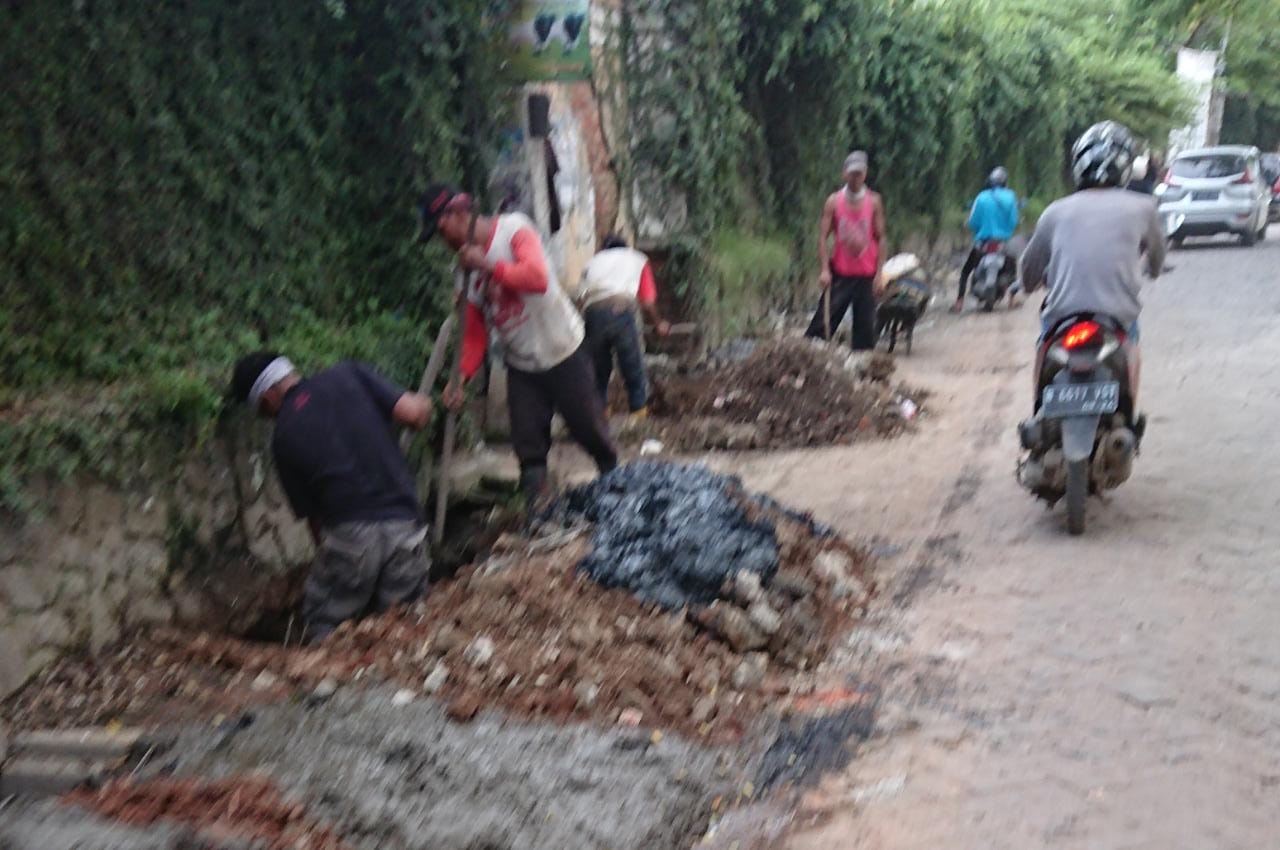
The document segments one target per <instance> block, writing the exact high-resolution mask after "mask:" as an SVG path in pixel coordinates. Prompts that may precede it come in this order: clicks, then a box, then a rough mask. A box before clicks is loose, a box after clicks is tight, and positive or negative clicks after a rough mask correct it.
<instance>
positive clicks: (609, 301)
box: [578, 235, 671, 416]
mask: <svg viewBox="0 0 1280 850" xmlns="http://www.w3.org/2000/svg"><path fill="white" fill-rule="evenodd" d="M657 302H658V290H657V286H656V285H655V283H654V280H653V269H652V267H651V266H650V265H649V258H648V257H646V256H645V255H644V254H642V253H641V252H639V251H637V250H635V249H634V248H630V247H628V246H627V243H626V240H624V239H623V238H622V237H620V236H616V235H610V236H607V237H606V238H605V240H604V245H603V248H602V249H601V251H600V253H598V254H596V255H595V256H594V257H593V258H592V259H591V262H589V263H588V264H587V268H586V271H585V272H583V275H582V290H581V292H580V293H579V295H578V304H579V306H581V308H582V311H583V316H584V318H585V319H586V331H587V350H588V351H590V352H591V358H592V361H593V362H594V363H595V371H596V385H597V386H598V387H599V389H600V398H601V401H602V403H603V404H605V405H606V406H607V405H608V397H609V380H610V378H611V377H612V376H613V361H614V357H615V356H616V357H617V360H618V368H619V370H620V371H621V372H622V380H623V383H624V384H626V387H627V406H628V407H629V408H630V410H631V413H632V414H634V415H638V416H644V415H645V414H646V413H647V412H648V408H647V407H646V405H647V404H648V387H647V386H646V382H645V374H644V356H643V353H642V351H641V346H640V328H639V327H638V326H637V324H636V305H637V304H639V306H640V309H641V310H643V311H644V313H645V315H646V316H647V317H648V318H649V321H650V322H651V323H652V324H653V326H654V330H655V331H657V333H658V335H659V336H666V335H668V334H669V333H671V325H670V324H669V323H668V322H667V321H666V320H664V319H663V318H662V316H661V315H660V314H659V313H658V303H657Z"/></svg>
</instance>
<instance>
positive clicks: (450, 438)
mask: <svg viewBox="0 0 1280 850" xmlns="http://www.w3.org/2000/svg"><path fill="white" fill-rule="evenodd" d="M479 215H480V213H479V210H478V209H474V208H473V210H472V212H471V225H470V227H469V228H468V230H467V245H471V244H472V243H473V242H475V239H476V219H477V218H479ZM458 280H459V281H460V282H461V284H462V292H461V297H460V298H459V299H458V306H457V308H456V309H455V311H454V316H453V321H454V323H455V324H457V325H458V326H459V327H462V324H463V311H464V310H466V309H467V291H468V290H469V289H470V288H471V275H469V274H466V273H465V272H463V271H462V270H461V269H459V271H458ZM433 353H434V352H433ZM461 376H462V342H461V341H459V342H458V345H457V347H456V348H455V349H454V351H453V366H452V368H451V369H450V370H449V381H450V382H451V383H453V384H454V386H457V382H458V380H459V378H461ZM457 432H458V414H457V413H456V412H454V411H452V410H450V411H449V412H448V414H447V415H446V416H445V418H444V445H443V446H442V447H441V449H440V472H439V475H438V477H437V478H436V521H435V524H434V525H433V526H432V528H431V539H432V541H433V542H434V543H435V545H436V546H437V547H439V546H440V544H442V543H443V542H444V518H445V514H446V513H447V512H448V510H449V473H450V472H451V471H452V469H453V444H454V441H455V440H456V439H457Z"/></svg>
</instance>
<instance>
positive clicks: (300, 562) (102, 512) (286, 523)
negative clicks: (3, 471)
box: [0, 425, 312, 697]
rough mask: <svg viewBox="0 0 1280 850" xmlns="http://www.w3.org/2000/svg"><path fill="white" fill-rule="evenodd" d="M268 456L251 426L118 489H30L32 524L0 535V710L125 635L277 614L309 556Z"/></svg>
mask: <svg viewBox="0 0 1280 850" xmlns="http://www.w3.org/2000/svg"><path fill="white" fill-rule="evenodd" d="M266 446H267V431H266V429H265V428H263V427H262V426H256V425H255V426H254V427H253V428H251V429H247V430H246V432H245V433H243V434H240V435H238V436H236V437H232V438H225V439H219V440H215V441H212V442H211V443H210V444H209V445H208V446H206V447H205V448H203V449H201V450H199V451H198V452H196V453H194V454H192V455H191V456H190V457H189V458H188V459H187V461H186V462H185V463H184V464H183V465H182V466H181V467H180V468H179V469H177V470H173V471H170V472H168V473H167V474H158V475H151V476H139V477H140V478H145V479H148V480H144V481H140V482H139V483H136V484H133V485H130V486H128V487H120V486H109V485H106V484H103V483H101V482H98V481H94V480H92V479H89V478H85V477H78V478H72V479H69V480H66V481H62V482H50V481H45V482H36V486H34V487H33V488H32V490H33V491H34V495H35V497H36V499H35V501H36V503H37V504H38V505H40V506H41V508H40V510H39V511H37V512H36V513H34V514H32V515H31V516H28V517H26V518H24V519H21V520H15V519H9V520H7V521H5V522H3V524H0V697H3V696H6V695H8V694H10V693H12V692H13V691H14V690H15V689H17V688H18V687H20V686H21V685H22V684H23V683H24V682H25V681H26V680H27V679H29V678H30V677H31V676H32V675H34V674H35V673H37V672H38V671H39V670H40V669H42V668H43V667H44V666H46V665H47V664H49V663H50V662H51V661H52V660H54V659H55V658H57V657H58V655H59V654H61V653H64V652H76V651H87V652H98V651H100V650H102V648H103V647H105V646H107V645H109V644H111V643H112V642H114V641H116V640H118V639H119V638H120V637H121V636H122V635H123V634H124V633H125V632H127V631H129V630H131V629H136V628H142V627H147V626H152V625H157V624H180V625H191V626H199V627H209V628H217V629H220V630H228V631H232V632H239V633H242V632H245V631H247V630H249V629H250V628H252V627H253V625H254V624H255V623H257V622H258V621H259V620H260V619H261V618H262V617H263V615H264V614H270V613H271V612H272V611H273V610H278V611H283V610H287V609H288V608H289V607H290V606H291V605H292V603H293V602H294V601H295V600H296V594H297V592H298V588H299V581H300V577H301V575H302V574H303V573H304V572H305V570H304V569H303V568H304V567H305V566H306V565H307V563H308V562H309V561H310V558H311V555H312V544H311V539H310V534H309V532H308V531H307V529H306V526H305V525H304V524H303V523H300V522H298V521H296V520H295V519H294V518H293V516H292V514H291V513H290V511H289V510H288V507H287V505H286V504H285V502H284V497H283V495H282V493H281V491H280V487H279V482H278V480H277V478H276V476H275V473H274V471H273V470H272V469H271V467H270V458H269V453H268V452H267V451H266V450H265V449H266Z"/></svg>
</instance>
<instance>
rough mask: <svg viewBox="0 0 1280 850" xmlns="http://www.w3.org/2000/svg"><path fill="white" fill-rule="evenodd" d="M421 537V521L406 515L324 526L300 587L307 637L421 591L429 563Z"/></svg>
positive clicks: (325, 634)
mask: <svg viewBox="0 0 1280 850" xmlns="http://www.w3.org/2000/svg"><path fill="white" fill-rule="evenodd" d="M426 537H427V529H426V527H425V526H423V525H421V524H419V523H416V522H411V521H408V520H386V521H383V522H350V523H345V524H343V525H339V526H335V527H333V528H328V529H325V532H324V539H323V540H322V541H321V543H320V550H319V551H318V552H317V553H316V559H315V562H314V563H313V564H312V565H311V573H310V575H308V576H307V583H306V587H305V588H304V590H303V597H302V619H303V622H304V623H305V624H306V638H307V641H308V642H314V641H319V640H324V639H325V638H326V637H328V636H329V635H330V634H332V633H333V630H334V629H336V628H337V627H338V625H339V624H340V623H343V622H346V621H347V620H354V619H357V618H360V617H363V616H365V615H366V614H381V613H382V612H384V611H386V610H388V609H389V608H392V607H393V606H396V605H403V604H405V603H408V602H413V601H415V600H416V599H418V598H419V597H421V596H422V595H423V593H424V592H425V591H426V588H427V570H428V569H429V567H430V566H431V560H430V557H429V556H428V554H427V550H426Z"/></svg>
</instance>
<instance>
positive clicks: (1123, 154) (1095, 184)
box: [1071, 121, 1134, 189]
mask: <svg viewBox="0 0 1280 850" xmlns="http://www.w3.org/2000/svg"><path fill="white" fill-rule="evenodd" d="M1133 156H1134V143H1133V134H1132V133H1130V132H1129V128H1128V127H1125V126H1124V125H1123V124H1117V123H1116V122H1115V121H1103V122H1101V123H1098V124H1094V125H1093V126H1092V127H1090V128H1089V129H1088V130H1085V131H1084V135H1082V136H1081V137H1080V138H1079V139H1077V140H1076V143H1075V145H1073V146H1072V148H1071V175H1072V177H1073V178H1074V179H1075V183H1076V188H1077V189H1095V188H1100V187H1104V186H1124V185H1125V184H1127V183H1128V182H1129V176H1130V174H1132V173H1133Z"/></svg>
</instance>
